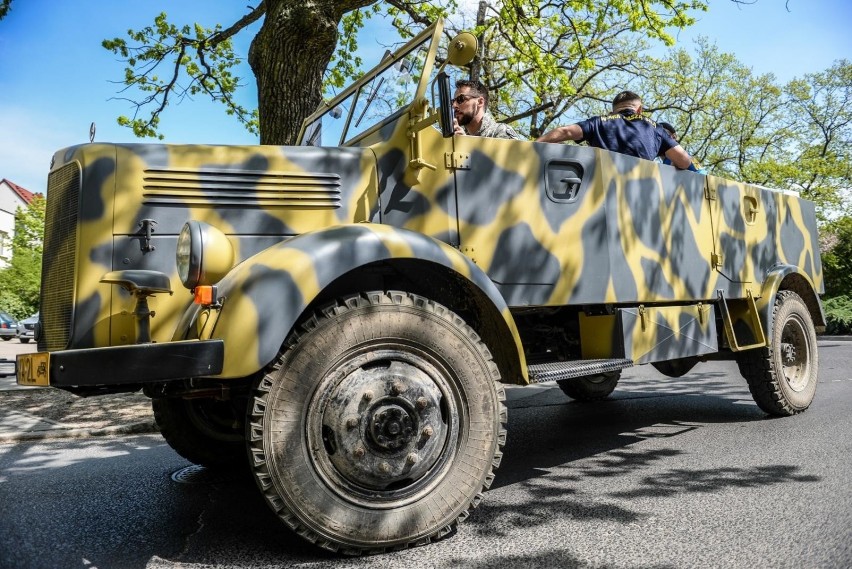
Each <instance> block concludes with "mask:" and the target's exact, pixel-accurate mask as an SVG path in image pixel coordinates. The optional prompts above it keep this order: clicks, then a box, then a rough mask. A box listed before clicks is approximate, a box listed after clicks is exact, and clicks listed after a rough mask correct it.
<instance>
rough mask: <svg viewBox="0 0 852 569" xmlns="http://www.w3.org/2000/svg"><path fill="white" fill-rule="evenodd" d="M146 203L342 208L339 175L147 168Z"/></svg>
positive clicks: (144, 194) (144, 190) (145, 180)
mask: <svg viewBox="0 0 852 569" xmlns="http://www.w3.org/2000/svg"><path fill="white" fill-rule="evenodd" d="M143 197H144V200H145V203H146V204H158V205H162V204H189V205H207V206H214V207H215V206H220V207H222V206H239V207H246V206H251V205H254V206H259V207H287V208H311V209H326V208H328V209H337V208H339V207H340V200H341V198H340V176H338V175H337V174H323V173H312V172H306V173H296V172H266V171H253V172H247V171H232V170H212V169H205V170H181V169H178V168H170V169H162V170H158V169H148V170H145V174H144V181H143Z"/></svg>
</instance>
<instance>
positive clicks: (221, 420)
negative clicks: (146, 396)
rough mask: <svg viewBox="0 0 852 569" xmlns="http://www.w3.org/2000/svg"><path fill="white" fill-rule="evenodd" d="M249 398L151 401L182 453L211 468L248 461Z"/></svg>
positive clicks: (171, 441)
mask: <svg viewBox="0 0 852 569" xmlns="http://www.w3.org/2000/svg"><path fill="white" fill-rule="evenodd" d="M247 405H248V403H247V402H246V400H245V399H233V400H230V401H218V400H215V399H212V398H200V399H180V398H176V397H162V398H157V399H152V400H151V407H152V408H153V410H154V420H155V421H156V423H157V426H158V427H159V429H160V434H162V435H163V438H164V439H166V442H167V443H168V444H169V446H170V447H172V448H173V449H174V450H175V451H176V452H177V453H178V454H179V455H181V456H182V457H184V458H185V459H187V460H188V461H190V462H193V463H195V464H200V465H203V466H207V467H211V468H224V467H234V466H239V465H244V464H245V463H246V442H245V428H246V427H245V417H246V407H247Z"/></svg>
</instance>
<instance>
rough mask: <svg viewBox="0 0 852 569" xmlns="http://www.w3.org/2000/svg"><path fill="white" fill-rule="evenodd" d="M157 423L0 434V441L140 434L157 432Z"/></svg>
mask: <svg viewBox="0 0 852 569" xmlns="http://www.w3.org/2000/svg"><path fill="white" fill-rule="evenodd" d="M159 432H160V430H159V429H158V428H157V424H156V423H155V422H154V421H153V419H152V420H148V421H141V422H138V423H130V424H127V425H111V426H109V427H100V428H98V429H81V428H75V427H72V428H69V429H55V430H49V431H35V432H24V433H9V434H5V435H4V434H0V443H15V442H21V441H40V440H48V439H85V438H90V437H112V436H116V435H140V434H146V433H159Z"/></svg>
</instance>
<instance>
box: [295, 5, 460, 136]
mask: <svg viewBox="0 0 852 569" xmlns="http://www.w3.org/2000/svg"><path fill="white" fill-rule="evenodd" d="M442 32H443V21H442V20H438V21H436V22H435V23H434V24H432V25H431V26H429V27H427V28H425V29H424V30H423V31H422V32H420V33H419V34H417V35H416V36H414V37H413V38H412V39H411V40H409V41H408V42H407V43H406V44H405V45H403V46H402V47H400V48H399V49H398V50H396V51H394V52H393V53H392V54H391V55H390V56H389V57H386V58H385V59H383V60H382V61H381V62H380V63H379V64H378V65H376V66H375V67H373V68H372V69H371V70H369V71H367V72H366V73H364V74H363V75H362V76H361V77H360V78H359V79H358V80H357V81H355V82H353V83H351V84H350V85H349V86H347V87H346V88H345V89H344V90H343V91H341V92H340V93H339V94H338V95H337V96H335V97H334V98H333V99H331V100H329V101H324V102H323V103H321V104H320V106H319V108H318V109H317V110H316V111H314V112H313V113H312V114H311V115H309V116H308V117H307V118H306V119H305V120H304V121H302V128H301V129H300V130H299V136H298V137H297V138H296V145H303V144H304V142H303V140H304V137H305V134H306V132H307V131H308V128H309V127H310V126H311V125H313V124H314V123H315V122H316V121H319V120H321V118H322V117H323V115H325V114H326V113H330V112H333V110H334V109H335V108H337V107H338V106H339V105H340V104H342V103H344V102H346V100H347V98H349V97H351V99H350V101H349V108H348V109H345V110H344V112H345V113H346V115H347V116H346V118H345V120H344V122H343V125H344V126H343V128H342V130H341V134H340V139H338V140H337V141H336V143H334V144H323V145H322V146H357V142H358V141H359V140H361V139H363V138H364V137H366V136H368V135H369V134H371V133H373V132H375V131H376V130H378V129H380V128H382V127H383V126H385V125H386V124H388V123H389V122H392V121H394V120H397V119H398V118H399V117H400V116H402V115H403V114H405V113H406V112H407V111H408V109H409V108H410V107H411V104H412V103H413V102H414V101H417V100H420V99H422V98H423V97H424V95H425V93H426V89H427V87H428V83H429V79H430V77H431V75H432V70H433V68H434V66H435V59H436V56H437V53H438V45H439V43H440V39H441V34H442ZM427 40H428V41H427ZM421 45H422V46H423V47H428V49H427V54H426V61H425V62H424V64H423V68H422V70H421V74H420V80H419V82H418V84H417V89H416V91H415V92H414V95H413V96H412V97H411V100H410V101H408V103H407V104H405V105H402V106H401V107H400V108H399V109H397V110H396V111H395V112H393V113H390V114H388V115H387V116H386V117H384V118H383V119H382V120H380V121H378V122H377V123H376V124H374V125H371V126H370V127H369V128H367V129H365V130H363V131H360V132H358V133H357V134H356V135H354V136H351V137H348V138H347V139H346V142H345V143H344V138H345V137H346V136H347V135H348V129H349V126H350V123H351V122H352V120H353V117H352V114H353V113H354V111H355V109H356V108H357V104H356V103H357V101H356V99H357V93H358V92H360V90H361V88H362V87H363V86H364V85H367V84H368V83H370V82H371V81H373V80H374V79H375V78H376V77H377V76H379V75H381V74H382V73H384V72H385V71H386V70H387V69H389V68H390V67H392V66H393V65H395V64H396V63H397V62H398V61H400V60H402V59H404V58H405V57H406V56H408V55H410V54H411V53H413V52H414V51H415V50H416V49H417V48H418V47H420V46H421Z"/></svg>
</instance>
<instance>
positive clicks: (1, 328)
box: [0, 311, 18, 342]
mask: <svg viewBox="0 0 852 569" xmlns="http://www.w3.org/2000/svg"><path fill="white" fill-rule="evenodd" d="M17 334H18V322H17V321H16V320H15V319H14V318H12V317H11V316H9V315H8V314H6V313H5V312H3V311H0V338H2V339H3V341H5V342H8V341H9V340H11V339H12V338H14V337H15V336H17Z"/></svg>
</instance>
